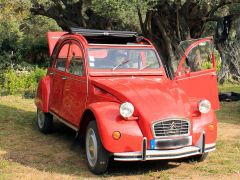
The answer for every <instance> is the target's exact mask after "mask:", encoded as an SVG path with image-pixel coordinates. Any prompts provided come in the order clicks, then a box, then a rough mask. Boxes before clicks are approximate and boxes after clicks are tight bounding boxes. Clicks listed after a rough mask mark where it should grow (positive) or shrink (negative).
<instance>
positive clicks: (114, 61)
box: [88, 48, 160, 71]
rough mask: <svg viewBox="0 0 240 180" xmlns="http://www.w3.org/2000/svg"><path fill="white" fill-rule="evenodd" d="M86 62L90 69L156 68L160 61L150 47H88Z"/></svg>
mask: <svg viewBox="0 0 240 180" xmlns="http://www.w3.org/2000/svg"><path fill="white" fill-rule="evenodd" d="M88 63H89V66H90V68H91V69H111V70H113V71H115V70H117V69H121V70H124V69H135V70H138V71H141V70H145V69H146V70H147V69H158V68H160V63H159V60H158V58H157V55H156V53H155V51H154V50H152V49H127V48H126V49H123V48H121V49H120V48H90V49H88Z"/></svg>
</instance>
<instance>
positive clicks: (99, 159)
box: [85, 121, 109, 174]
mask: <svg viewBox="0 0 240 180" xmlns="http://www.w3.org/2000/svg"><path fill="white" fill-rule="evenodd" d="M94 137H95V138H94ZM90 143H92V145H93V152H92V151H91V150H90V149H91V148H90V147H91V145H90ZM94 143H95V145H94ZM85 150H86V159H87V164H88V167H89V169H90V171H91V172H92V173H94V174H103V173H104V172H106V171H107V169H108V164H109V153H108V152H107V151H106V150H105V148H104V147H103V145H102V142H101V139H100V137H99V133H98V128H97V124H96V121H90V122H89V124H88V126H87V130H86V135H85ZM92 153H93V154H92ZM91 157H92V158H91Z"/></svg>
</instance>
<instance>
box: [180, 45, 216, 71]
mask: <svg viewBox="0 0 240 180" xmlns="http://www.w3.org/2000/svg"><path fill="white" fill-rule="evenodd" d="M212 53H213V45H212V43H210V42H203V43H200V44H199V45H197V46H196V47H194V48H193V49H192V50H191V51H190V52H189V54H188V55H187V57H186V59H185V62H184V64H183V66H182V70H181V73H182V74H185V73H186V72H198V71H203V70H207V69H212V68H213V62H212Z"/></svg>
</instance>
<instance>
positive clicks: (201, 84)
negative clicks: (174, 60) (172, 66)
mask: <svg viewBox="0 0 240 180" xmlns="http://www.w3.org/2000/svg"><path fill="white" fill-rule="evenodd" d="M180 48H182V50H183V56H182V59H181V61H180V64H179V67H178V69H177V72H176V74H175V79H174V80H175V81H176V83H177V84H178V87H180V88H182V89H183V90H184V91H185V92H186V93H187V94H188V95H189V96H190V97H192V98H198V99H207V100H209V101H210V102H211V105H212V108H213V109H214V110H217V109H219V100H218V88H217V74H216V61H215V56H214V53H213V40H212V38H204V39H200V40H194V41H185V42H182V43H181V44H180Z"/></svg>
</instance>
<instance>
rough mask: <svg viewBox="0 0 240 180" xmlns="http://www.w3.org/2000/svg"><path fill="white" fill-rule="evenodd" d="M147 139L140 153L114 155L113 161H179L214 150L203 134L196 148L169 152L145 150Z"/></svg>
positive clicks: (213, 146) (214, 146) (214, 147)
mask: <svg viewBox="0 0 240 180" xmlns="http://www.w3.org/2000/svg"><path fill="white" fill-rule="evenodd" d="M146 147H147V139H146V138H143V147H142V151H138V152H123V153H114V154H113V155H114V160H115V161H147V160H164V159H165V160H166V159H179V158H184V157H189V156H194V155H201V154H203V153H208V152H211V151H214V150H215V149H216V143H213V144H205V133H204V132H203V133H202V135H201V136H200V138H199V141H198V143H197V146H187V147H182V148H178V149H171V150H147V149H146Z"/></svg>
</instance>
